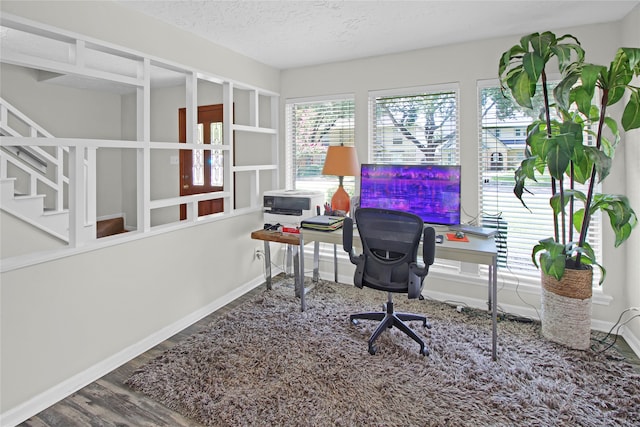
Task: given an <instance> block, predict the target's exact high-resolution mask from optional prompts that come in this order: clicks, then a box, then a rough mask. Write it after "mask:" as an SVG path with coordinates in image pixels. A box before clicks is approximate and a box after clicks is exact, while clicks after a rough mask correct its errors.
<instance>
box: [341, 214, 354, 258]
mask: <svg viewBox="0 0 640 427" xmlns="http://www.w3.org/2000/svg"><path fill="white" fill-rule="evenodd" d="M342 249H344V251H345V252H347V253H349V254H351V251H353V219H352V218H349V217H347V218H345V219H344V221H342Z"/></svg>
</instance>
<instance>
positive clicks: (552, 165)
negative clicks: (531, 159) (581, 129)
mask: <svg viewBox="0 0 640 427" xmlns="http://www.w3.org/2000/svg"><path fill="white" fill-rule="evenodd" d="M573 140H574V139H573V135H571V134H562V135H557V136H556V137H554V138H551V139H550V140H549V141H550V148H549V153H548V154H547V168H548V169H549V174H550V175H551V176H552V177H554V178H555V179H562V176H563V175H564V173H565V171H566V170H567V168H568V167H569V162H570V161H571V150H572V145H573Z"/></svg>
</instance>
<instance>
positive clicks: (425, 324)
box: [422, 320, 431, 329]
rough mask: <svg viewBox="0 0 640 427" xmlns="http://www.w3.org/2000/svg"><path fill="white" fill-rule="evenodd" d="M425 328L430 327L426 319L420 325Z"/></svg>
mask: <svg viewBox="0 0 640 427" xmlns="http://www.w3.org/2000/svg"><path fill="white" fill-rule="evenodd" d="M422 326H424V327H425V328H427V329H431V323H429V322H427V321H426V320H425V321H424V324H423V325H422Z"/></svg>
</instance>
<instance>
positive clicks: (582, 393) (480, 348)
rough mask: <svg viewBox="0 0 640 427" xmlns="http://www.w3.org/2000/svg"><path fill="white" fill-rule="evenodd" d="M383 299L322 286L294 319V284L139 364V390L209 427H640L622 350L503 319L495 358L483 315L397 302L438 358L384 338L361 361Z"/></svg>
mask: <svg viewBox="0 0 640 427" xmlns="http://www.w3.org/2000/svg"><path fill="white" fill-rule="evenodd" d="M385 301H386V294H385V293H383V292H379V291H374V290H369V289H357V288H355V287H353V286H350V285H344V284H335V283H332V282H327V281H320V283H319V285H317V286H316V287H315V288H314V289H313V290H312V291H311V292H310V293H309V294H307V310H306V311H305V312H301V311H300V304H299V299H297V298H295V297H294V296H293V288H292V284H291V280H290V279H285V280H283V281H280V282H276V283H274V289H273V290H271V291H266V290H264V291H262V292H259V293H258V294H257V295H256V296H254V297H252V299H251V300H250V301H247V302H246V303H244V304H242V305H241V306H240V307H238V308H237V309H234V310H233V311H232V312H231V313H229V314H227V315H224V316H222V317H221V318H219V319H216V320H214V321H212V322H211V323H210V324H209V325H208V327H206V328H205V329H204V330H203V331H202V332H200V333H197V334H195V335H193V336H191V337H189V338H187V339H185V340H184V341H183V342H181V343H179V344H177V345H176V346H174V347H173V348H171V349H169V350H167V351H166V352H165V353H164V354H162V355H161V356H159V357H158V358H156V359H155V360H153V361H151V362H149V363H148V364H146V365H144V366H143V367H141V368H140V369H139V370H137V371H136V372H134V374H133V375H132V376H131V377H130V378H129V379H128V380H127V384H128V385H129V386H130V387H132V388H133V389H135V390H138V391H141V392H142V393H144V394H146V395H148V396H150V397H152V398H153V399H154V400H156V401H159V402H162V403H163V404H165V405H166V406H168V407H170V408H172V409H174V410H176V411H178V412H180V413H181V414H183V415H186V416H188V417H191V418H192V419H194V420H197V421H199V422H201V423H203V424H205V425H212V426H246V425H251V426H369V425H373V426H559V425H562V426H615V425H620V426H631V425H635V426H638V425H640V376H639V375H637V374H635V373H634V371H633V367H632V366H631V365H630V364H628V363H626V362H624V361H623V360H622V359H621V357H620V356H618V355H617V353H616V352H615V351H614V350H607V351H606V352H604V353H601V352H597V351H593V350H591V351H586V352H583V351H575V350H569V349H566V348H564V347H562V346H559V345H557V344H553V343H551V342H548V341H546V340H544V339H543V338H542V337H541V335H540V326H539V324H537V323H519V322H515V321H508V320H502V321H500V323H499V325H498V333H499V335H498V361H496V362H494V361H492V360H491V320H490V317H489V316H488V314H486V313H485V312H483V311H480V310H466V309H465V310H464V311H463V312H462V313H458V312H457V311H456V310H455V308H452V307H450V306H449V305H446V304H442V303H438V302H434V301H429V300H424V301H419V300H412V301H409V300H407V298H406V296H405V295H396V296H395V297H394V302H395V306H396V307H395V308H396V311H406V312H413V313H424V314H426V315H427V316H428V317H429V319H430V321H431V323H432V325H433V329H431V330H427V329H424V328H423V327H422V325H421V323H420V322H411V324H410V326H411V327H412V329H414V330H415V331H416V332H417V333H418V334H419V335H420V336H421V337H423V338H424V339H425V342H426V343H427V345H428V347H429V349H430V351H431V354H430V355H429V356H427V357H424V356H421V355H420V354H419V352H418V350H419V346H418V345H417V344H416V343H415V342H414V341H412V340H411V339H410V338H408V337H407V336H406V335H404V334H402V333H401V332H399V331H398V330H397V329H395V328H393V329H389V330H387V331H386V332H384V333H383V334H382V336H381V337H380V338H379V339H378V341H377V342H378V352H377V354H376V355H374V356H372V355H370V354H369V353H368V351H367V340H368V338H369V336H370V335H371V333H372V332H373V330H374V329H375V327H376V326H377V322H374V321H361V322H360V324H359V325H357V326H356V325H353V324H351V323H350V322H349V320H348V319H349V314H351V313H356V312H360V311H377V310H380V309H381V304H382V303H383V302H385Z"/></svg>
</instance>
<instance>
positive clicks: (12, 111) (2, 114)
mask: <svg viewBox="0 0 640 427" xmlns="http://www.w3.org/2000/svg"><path fill="white" fill-rule="evenodd" d="M10 118H11V119H13V120H15V121H18V122H19V123H20V124H21V127H24V128H26V129H27V132H28V135H23V134H21V133H20V132H19V131H17V130H15V128H14V127H12V126H11V124H10V123H9V122H10ZM0 132H1V133H2V134H3V135H6V136H15V137H19V136H30V137H46V138H53V137H54V136H53V135H51V134H50V133H49V132H47V131H46V130H45V129H43V128H42V127H41V126H39V125H38V124H37V123H35V122H34V121H33V120H31V119H30V118H29V117H27V116H26V115H25V114H23V113H22V112H21V111H20V110H18V109H17V108H15V107H14V106H13V105H11V104H10V103H9V102H7V101H6V100H5V99H4V98H2V97H0ZM8 148H9V147H7V149H8ZM7 151H9V152H12V153H13V154H15V156H16V157H12V156H9V155H7V154H6V153H1V152H0V156H1V157H2V164H1V165H0V178H2V179H4V178H8V177H9V176H8V175H7V174H8V163H11V164H12V165H14V166H16V167H18V168H19V169H20V170H22V171H23V172H25V173H27V174H28V175H29V195H30V196H35V195H37V193H38V183H41V184H43V185H45V186H46V187H48V188H49V189H50V191H51V193H52V194H53V195H54V202H53V206H49V208H50V209H52V210H53V211H55V212H61V211H63V210H64V200H65V198H64V186H65V184H67V185H68V184H69V178H68V177H67V176H65V175H64V167H63V164H64V158H65V156H66V155H68V152H69V149H68V148H67V147H56V148H54V153H55V155H51V154H49V152H47V151H45V150H43V149H42V148H40V147H13V149H8V150H7ZM34 163H36V164H35V165H34ZM37 164H40V165H42V166H43V168H42V169H40V168H38V167H37ZM47 170H54V174H53V179H51V178H49V176H47V174H46V171H47Z"/></svg>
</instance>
